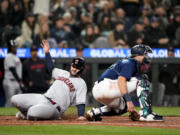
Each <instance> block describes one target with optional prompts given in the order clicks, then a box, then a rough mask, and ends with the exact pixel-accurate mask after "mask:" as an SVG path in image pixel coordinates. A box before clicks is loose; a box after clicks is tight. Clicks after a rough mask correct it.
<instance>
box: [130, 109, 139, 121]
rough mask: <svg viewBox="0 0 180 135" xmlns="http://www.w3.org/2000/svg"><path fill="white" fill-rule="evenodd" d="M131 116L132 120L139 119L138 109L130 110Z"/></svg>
mask: <svg viewBox="0 0 180 135" xmlns="http://www.w3.org/2000/svg"><path fill="white" fill-rule="evenodd" d="M129 118H130V119H131V120H132V121H139V118H140V114H139V113H138V111H136V110H134V111H133V112H130V115H129Z"/></svg>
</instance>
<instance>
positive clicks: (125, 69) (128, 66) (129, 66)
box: [119, 60, 136, 80]
mask: <svg viewBox="0 0 180 135" xmlns="http://www.w3.org/2000/svg"><path fill="white" fill-rule="evenodd" d="M120 67H121V69H120V72H119V76H123V77H125V78H126V79H127V80H129V79H130V78H131V77H132V76H133V74H134V72H135V70H136V65H135V63H134V62H131V61H129V60H125V61H123V62H122V63H121V66H120Z"/></svg>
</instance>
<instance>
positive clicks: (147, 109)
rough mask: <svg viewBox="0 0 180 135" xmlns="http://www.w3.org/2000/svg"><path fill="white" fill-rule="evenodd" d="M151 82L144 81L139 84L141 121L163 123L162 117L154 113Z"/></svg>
mask: <svg viewBox="0 0 180 135" xmlns="http://www.w3.org/2000/svg"><path fill="white" fill-rule="evenodd" d="M149 90H150V87H149V82H148V81H147V80H145V79H142V80H140V81H139V82H138V86H137V96H138V98H139V103H140V108H141V110H140V119H139V120H140V121H163V117H162V116H161V115H157V114H155V113H154V112H152V105H151V93H150V91H149Z"/></svg>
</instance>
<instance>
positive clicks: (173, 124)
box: [0, 115, 180, 129]
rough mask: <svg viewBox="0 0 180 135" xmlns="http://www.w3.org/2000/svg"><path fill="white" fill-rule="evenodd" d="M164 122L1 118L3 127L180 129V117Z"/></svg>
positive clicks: (123, 119)
mask: <svg viewBox="0 0 180 135" xmlns="http://www.w3.org/2000/svg"><path fill="white" fill-rule="evenodd" d="M164 120H165V121H164V122H138V121H136V122H134V121H131V120H129V118H128V117H125V116H113V117H103V120H102V121H101V122H89V121H78V120H76V116H72V115H71V116H70V115H69V116H63V117H62V119H61V120H53V121H50V120H49V121H27V120H17V119H16V118H15V116H0V126H2V125H109V126H132V127H153V128H177V129H180V117H164Z"/></svg>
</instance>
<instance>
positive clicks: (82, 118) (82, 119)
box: [77, 116, 86, 121]
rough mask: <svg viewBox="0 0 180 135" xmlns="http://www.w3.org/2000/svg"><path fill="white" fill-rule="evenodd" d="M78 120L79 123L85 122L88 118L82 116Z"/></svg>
mask: <svg viewBox="0 0 180 135" xmlns="http://www.w3.org/2000/svg"><path fill="white" fill-rule="evenodd" d="M77 120H79V121H85V120H86V118H85V117H84V116H80V117H78V118H77Z"/></svg>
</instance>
